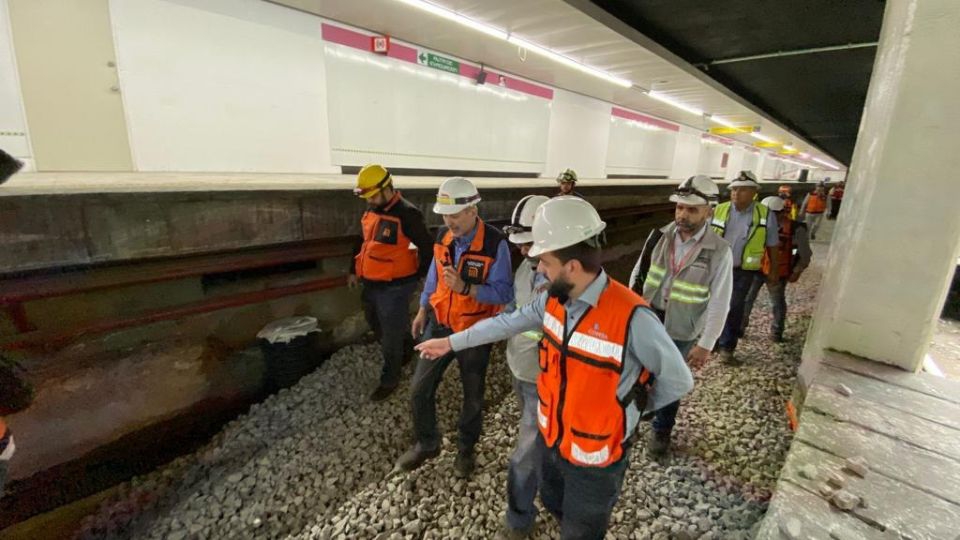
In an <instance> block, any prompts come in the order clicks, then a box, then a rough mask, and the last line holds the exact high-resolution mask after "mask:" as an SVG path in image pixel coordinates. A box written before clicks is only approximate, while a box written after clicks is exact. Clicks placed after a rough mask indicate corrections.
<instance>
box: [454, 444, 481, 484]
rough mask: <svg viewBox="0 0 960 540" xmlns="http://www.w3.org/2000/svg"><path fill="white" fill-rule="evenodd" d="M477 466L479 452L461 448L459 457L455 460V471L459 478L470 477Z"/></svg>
mask: <svg viewBox="0 0 960 540" xmlns="http://www.w3.org/2000/svg"><path fill="white" fill-rule="evenodd" d="M476 467H477V454H476V453H475V452H474V451H473V448H471V449H470V450H461V451H460V452H458V453H457V459H456V460H455V461H454V462H453V472H454V475H456V477H457V478H469V477H470V475H471V474H473V470H474V469H475V468H476Z"/></svg>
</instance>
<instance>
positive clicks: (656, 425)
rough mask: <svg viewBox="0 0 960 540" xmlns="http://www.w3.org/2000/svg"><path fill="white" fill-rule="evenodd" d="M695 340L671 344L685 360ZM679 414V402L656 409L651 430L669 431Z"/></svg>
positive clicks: (674, 341)
mask: <svg viewBox="0 0 960 540" xmlns="http://www.w3.org/2000/svg"><path fill="white" fill-rule="evenodd" d="M696 342H697V341H696V340H690V341H677V340H673V344H674V345H676V346H677V349H678V350H679V351H680V355H681V356H683V358H684V359H686V358H687V354H688V353H689V352H690V349H692V348H693V345H694V344H695V343H696ZM678 412H680V400H679V399H678V400H677V401H674V402H673V403H671V404H669V405H666V406H664V407H661V408H659V409H657V413H656V414H655V415H654V416H653V430H654V431H670V430H672V429H673V426H674V425H676V423H677V413H678Z"/></svg>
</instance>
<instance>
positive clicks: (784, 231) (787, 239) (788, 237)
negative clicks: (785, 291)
mask: <svg viewBox="0 0 960 540" xmlns="http://www.w3.org/2000/svg"><path fill="white" fill-rule="evenodd" d="M777 219H778V220H781V222H780V223H779V225H780V231H779V233H780V244H779V245H778V246H777V250H778V254H779V255H780V256H779V257H778V259H779V260H778V262H777V263H778V264H779V265H780V277H781V278H786V277H790V273H791V272H793V227H794V225H795V223H794V221H793V220H792V219H790V218H789V217H788V215H787V212H786V209H784V211H783V212H779V213H778V215H777ZM760 269H761V271H762V272H763V274H764V275H766V276H769V275H770V256H769V255H767V253H766V252H764V254H763V261H761V263H760Z"/></svg>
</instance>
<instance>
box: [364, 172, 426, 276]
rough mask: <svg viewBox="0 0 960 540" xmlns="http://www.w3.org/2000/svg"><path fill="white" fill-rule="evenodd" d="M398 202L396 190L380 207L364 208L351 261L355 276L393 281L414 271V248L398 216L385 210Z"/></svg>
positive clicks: (415, 263) (415, 253) (417, 263)
mask: <svg viewBox="0 0 960 540" xmlns="http://www.w3.org/2000/svg"><path fill="white" fill-rule="evenodd" d="M399 202H400V192H399V191H398V192H396V193H394V195H393V198H391V199H390V202H388V203H387V204H386V205H385V206H384V207H383V208H378V209H372V208H371V209H367V211H365V212H364V213H363V218H361V220H360V224H361V226H362V227H363V246H361V247H360V253H359V254H357V256H356V258H355V260H354V265H355V268H356V273H357V276H358V277H360V278H362V279H366V280H369V281H393V280H395V279H402V278H408V277H410V276H413V275H415V274H416V273H417V268H418V265H419V260H418V259H417V248H416V246H415V245H414V244H413V242H411V241H410V238H408V237H407V235H406V234H404V233H403V227H402V226H401V223H400V218H399V217H396V216H391V215H388V214H386V212H388V211H389V210H390V209H391V208H393V207H394V206H395V205H396V204H397V203H399Z"/></svg>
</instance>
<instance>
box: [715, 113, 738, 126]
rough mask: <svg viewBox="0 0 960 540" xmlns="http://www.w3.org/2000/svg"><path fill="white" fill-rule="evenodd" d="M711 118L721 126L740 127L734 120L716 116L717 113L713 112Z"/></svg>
mask: <svg viewBox="0 0 960 540" xmlns="http://www.w3.org/2000/svg"><path fill="white" fill-rule="evenodd" d="M710 120H711V121H713V122H716V123H718V124H720V125H721V126H725V127H728V128H738V127H740V126H738V125H736V124H734V123H733V122H731V121H729V120H727V119H726V118H724V117H722V116H716V115H713V114H711V115H710Z"/></svg>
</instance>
